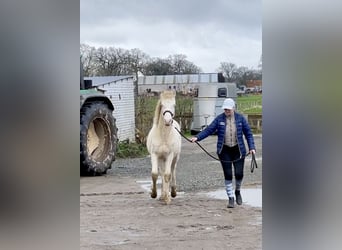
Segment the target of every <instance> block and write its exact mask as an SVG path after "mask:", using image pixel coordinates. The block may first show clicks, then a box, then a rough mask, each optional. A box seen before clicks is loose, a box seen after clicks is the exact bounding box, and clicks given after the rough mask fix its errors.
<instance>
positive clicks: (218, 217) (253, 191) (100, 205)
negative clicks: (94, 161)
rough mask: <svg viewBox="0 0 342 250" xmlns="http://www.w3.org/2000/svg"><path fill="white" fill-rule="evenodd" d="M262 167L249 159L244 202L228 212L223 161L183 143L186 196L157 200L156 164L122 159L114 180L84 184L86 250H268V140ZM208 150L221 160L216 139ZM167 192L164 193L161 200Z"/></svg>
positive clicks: (181, 179) (180, 172) (181, 175)
mask: <svg viewBox="0 0 342 250" xmlns="http://www.w3.org/2000/svg"><path fill="white" fill-rule="evenodd" d="M255 142H256V146H257V162H258V168H257V169H255V170H254V173H251V172H250V170H249V164H250V160H249V159H246V165H245V178H244V183H243V190H242V197H243V200H244V203H243V204H242V205H241V206H238V205H236V206H235V208H233V209H228V208H227V207H226V206H227V199H226V196H225V192H224V187H223V183H224V180H223V173H222V169H221V166H220V163H219V162H216V161H214V160H212V159H211V158H210V157H209V156H207V155H206V154H205V153H204V152H203V151H202V150H201V149H200V148H199V147H198V146H197V145H196V144H191V143H188V142H186V141H185V140H183V146H182V154H181V158H180V160H179V164H178V167H177V186H178V191H179V192H178V195H177V197H176V198H174V199H172V201H171V203H170V204H169V205H165V204H164V203H162V202H161V201H159V200H158V199H152V198H150V195H149V190H150V183H151V180H150V171H151V164H150V159H149V158H148V157H146V158H140V159H120V160H117V161H115V162H114V164H113V169H112V170H111V171H109V173H108V175H106V176H100V177H92V178H89V177H86V178H81V187H80V189H81V194H80V195H81V196H80V219H81V225H80V236H81V237H80V245H81V249H196V250H197V249H262V247H261V245H262V244H261V238H262V234H261V226H262V207H261V200H262V195H261V189H262V180H261V173H262V157H261V151H262V150H261V149H262V148H261V136H258V135H257V136H255ZM201 144H202V145H203V146H204V147H206V149H207V150H208V151H209V152H212V153H213V154H215V147H216V138H215V137H210V138H207V139H206V140H205V141H203V142H201ZM159 194H160V192H159V193H158V195H159Z"/></svg>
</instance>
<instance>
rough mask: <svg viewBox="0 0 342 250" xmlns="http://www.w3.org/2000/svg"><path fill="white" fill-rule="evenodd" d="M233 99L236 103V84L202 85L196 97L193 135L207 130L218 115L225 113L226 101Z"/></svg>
mask: <svg viewBox="0 0 342 250" xmlns="http://www.w3.org/2000/svg"><path fill="white" fill-rule="evenodd" d="M226 98H232V99H233V100H234V101H235V102H236V98H237V93H236V84H235V83H227V82H224V83H209V84H200V85H198V88H197V93H196V95H195V97H194V106H193V119H192V124H191V134H192V135H195V134H197V133H199V132H200V131H202V130H203V129H204V128H206V127H207V126H208V125H209V124H210V123H211V122H212V121H213V120H214V119H215V117H216V116H217V115H219V114H220V113H222V112H223V110H222V108H221V107H222V103H223V101H224V99H226Z"/></svg>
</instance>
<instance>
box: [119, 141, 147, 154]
mask: <svg viewBox="0 0 342 250" xmlns="http://www.w3.org/2000/svg"><path fill="white" fill-rule="evenodd" d="M118 146H119V147H118V151H117V152H116V156H117V157H118V158H138V157H145V156H147V155H148V151H147V148H146V146H145V145H143V144H138V143H133V142H127V141H122V142H120V143H119V145H118Z"/></svg>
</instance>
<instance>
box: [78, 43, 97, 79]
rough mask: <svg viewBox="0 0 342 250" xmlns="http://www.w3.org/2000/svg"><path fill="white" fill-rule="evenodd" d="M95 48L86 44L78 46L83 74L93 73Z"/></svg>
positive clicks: (94, 68)
mask: <svg viewBox="0 0 342 250" xmlns="http://www.w3.org/2000/svg"><path fill="white" fill-rule="evenodd" d="M95 53H96V49H95V47H91V46H89V45H87V44H81V46H80V57H81V63H82V65H83V74H84V76H93V75H95V70H96V66H95V64H94V57H95Z"/></svg>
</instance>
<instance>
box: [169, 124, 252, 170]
mask: <svg viewBox="0 0 342 250" xmlns="http://www.w3.org/2000/svg"><path fill="white" fill-rule="evenodd" d="M174 128H175V129H176V130H177V132H178V133H179V134H180V135H181V136H182V137H183V138H184V139H185V140H187V141H188V142H191V143H192V141H191V140H190V139H188V138H187V137H186V136H185V135H184V134H182V132H180V131H179V129H178V128H176V127H174ZM195 143H196V144H197V145H198V146H199V147H200V148H201V149H202V150H203V151H204V152H205V153H206V154H207V155H209V156H210V157H211V158H213V159H215V160H217V161H220V162H227V163H233V162H236V161H238V160H240V159H242V157H240V158H239V159H236V160H233V161H222V160H221V159H219V158H216V157H215V156H213V155H212V154H210V153H209V152H208V151H207V150H206V149H205V148H203V147H202V145H201V144H199V143H198V142H197V141H195ZM248 155H249V153H248V154H246V155H245V157H246V156H248ZM254 166H255V168H257V167H258V166H257V163H256V160H255V155H254V154H252V161H251V173H253V171H254Z"/></svg>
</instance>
